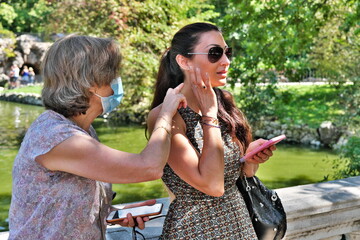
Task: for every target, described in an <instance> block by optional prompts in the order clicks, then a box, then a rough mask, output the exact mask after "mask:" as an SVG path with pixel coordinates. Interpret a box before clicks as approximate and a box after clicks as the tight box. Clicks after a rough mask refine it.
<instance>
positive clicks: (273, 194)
mask: <svg viewBox="0 0 360 240" xmlns="http://www.w3.org/2000/svg"><path fill="white" fill-rule="evenodd" d="M243 175H244V180H245V184H246V188H245V190H246V191H247V192H250V190H251V187H250V185H249V183H248V181H247V177H246V174H245V173H244V172H243ZM252 178H253V179H254V181H255V182H257V179H256V178H255V177H252ZM257 184H259V183H258V182H257ZM270 191H271V200H272V201H273V202H275V201H276V200H277V199H278V196H277V194H276V192H275V191H274V190H272V189H271V190H270Z"/></svg>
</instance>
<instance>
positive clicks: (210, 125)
mask: <svg viewBox="0 0 360 240" xmlns="http://www.w3.org/2000/svg"><path fill="white" fill-rule="evenodd" d="M200 123H201V124H203V125H206V126H209V127H215V128H220V126H219V125H218V124H217V125H215V124H210V123H205V122H202V121H201V122H200Z"/></svg>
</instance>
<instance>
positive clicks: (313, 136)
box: [0, 89, 353, 149]
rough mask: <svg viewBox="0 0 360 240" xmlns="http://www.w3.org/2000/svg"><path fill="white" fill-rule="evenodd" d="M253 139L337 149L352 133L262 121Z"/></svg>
mask: <svg viewBox="0 0 360 240" xmlns="http://www.w3.org/2000/svg"><path fill="white" fill-rule="evenodd" d="M0 100H4V101H11V102H18V103H24V104H32V105H37V106H42V101H41V96H40V95H39V94H28V93H1V89H0ZM254 126H255V127H254V137H255V138H264V139H271V138H273V137H276V136H278V135H281V134H285V135H286V139H285V140H284V142H287V143H294V144H304V145H313V146H316V147H320V146H325V147H330V148H333V149H337V148H339V147H340V146H342V145H344V144H346V142H347V138H348V137H349V136H350V135H352V134H353V133H351V132H349V131H345V130H344V128H343V127H337V126H335V125H334V124H333V123H332V122H329V121H325V122H323V123H322V124H321V125H320V126H319V127H318V128H310V127H309V126H307V125H305V124H304V125H287V124H281V123H279V122H274V121H263V122H260V123H259V122H258V123H256V124H254Z"/></svg>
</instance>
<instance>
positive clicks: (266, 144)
mask: <svg viewBox="0 0 360 240" xmlns="http://www.w3.org/2000/svg"><path fill="white" fill-rule="evenodd" d="M285 138H286V136H285V135H284V134H283V135H280V136H277V137H274V138H272V139H270V140H268V141H267V142H266V143H264V144H263V145H261V146H259V147H257V148H255V149H254V150H252V151H251V152H249V153H247V154H245V156H243V157H242V158H240V162H245V160H246V159H249V158H252V157H253V156H254V155H255V154H257V153H259V152H261V151H262V150H264V149H266V148H268V147H270V146H272V145H274V144H277V143H278V142H280V141H281V140H284V139H285Z"/></svg>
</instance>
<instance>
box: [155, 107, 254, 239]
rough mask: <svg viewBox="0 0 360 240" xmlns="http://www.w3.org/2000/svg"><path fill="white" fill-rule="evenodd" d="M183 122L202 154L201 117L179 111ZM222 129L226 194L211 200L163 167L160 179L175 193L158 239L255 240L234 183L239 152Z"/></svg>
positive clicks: (247, 215) (193, 113)
mask: <svg viewBox="0 0 360 240" xmlns="http://www.w3.org/2000/svg"><path fill="white" fill-rule="evenodd" d="M179 113H180V115H181V116H182V118H183V119H184V121H185V123H186V135H187V137H188V139H189V140H190V142H191V143H192V145H193V146H194V147H195V149H196V150H197V151H198V152H199V153H200V154H201V151H202V147H203V132H202V127H201V125H200V123H199V121H200V119H201V116H200V115H199V114H197V113H195V112H194V111H193V110H191V109H190V108H182V109H180V110H179ZM225 130H226V128H225V126H221V133H222V138H223V142H224V154H225V157H224V160H225V169H224V170H225V175H224V176H225V193H224V195H223V196H221V197H212V196H209V195H206V194H205V193H202V192H200V191H199V190H197V189H195V188H194V187H192V186H191V185H189V184H188V183H186V182H185V181H183V180H182V179H181V178H180V177H179V176H178V175H176V173H175V172H174V171H173V170H172V169H171V167H170V166H169V165H166V166H165V168H164V174H163V177H162V180H163V181H164V183H165V184H166V186H167V187H168V188H169V190H170V191H171V192H172V193H174V195H175V197H176V198H175V200H174V201H173V202H172V203H171V204H170V206H169V211H168V213H167V216H166V219H165V222H164V228H163V232H162V236H161V239H176V240H181V239H192V240H193V239H199V240H200V239H201V240H205V239H211V240H213V239H222V240H224V239H234V240H240V239H257V237H256V234H255V231H254V229H253V226H252V223H251V219H250V217H249V213H248V210H247V208H246V205H245V202H244V200H243V198H242V196H241V194H240V193H239V190H238V189H237V187H236V185H235V182H236V180H237V178H238V177H239V175H240V168H241V165H240V162H239V159H240V149H239V147H238V145H237V144H235V143H234V142H233V141H232V140H231V136H230V135H229V134H228V133H226V132H225Z"/></svg>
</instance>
